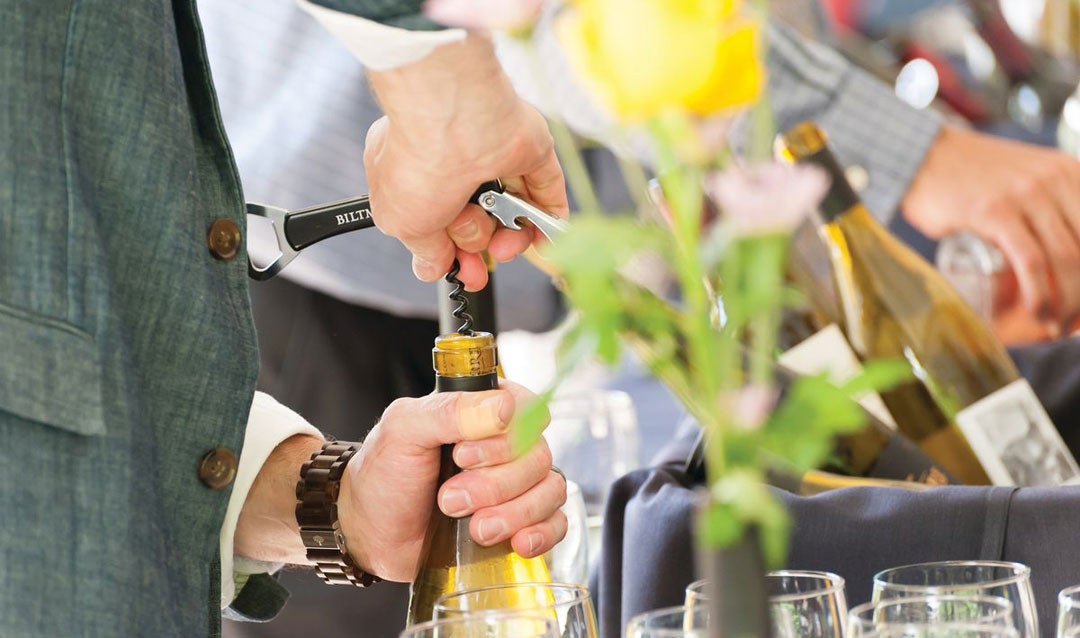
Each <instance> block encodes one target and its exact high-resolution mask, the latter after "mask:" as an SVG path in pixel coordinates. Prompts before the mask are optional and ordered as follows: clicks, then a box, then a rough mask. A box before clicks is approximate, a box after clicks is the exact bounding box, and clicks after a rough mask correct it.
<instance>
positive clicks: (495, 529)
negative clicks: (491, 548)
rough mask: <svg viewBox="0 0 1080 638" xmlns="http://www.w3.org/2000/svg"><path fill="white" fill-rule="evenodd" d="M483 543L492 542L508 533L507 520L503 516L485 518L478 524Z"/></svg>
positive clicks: (478, 531)
mask: <svg viewBox="0 0 1080 638" xmlns="http://www.w3.org/2000/svg"><path fill="white" fill-rule="evenodd" d="M476 531H477V533H478V534H479V535H480V542H481V543H491V542H493V541H494V540H495V539H496V538H499V537H500V536H502V535H503V534H505V533H506V531H507V529H506V521H504V520H503V519H501V518H485V519H484V520H482V521H480V523H479V525H478V526H477V530H476Z"/></svg>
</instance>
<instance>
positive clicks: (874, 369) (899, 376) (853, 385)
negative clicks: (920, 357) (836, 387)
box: [840, 359, 914, 397]
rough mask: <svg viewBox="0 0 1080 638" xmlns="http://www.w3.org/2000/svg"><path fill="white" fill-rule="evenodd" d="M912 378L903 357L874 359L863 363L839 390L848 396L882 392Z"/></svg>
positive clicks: (909, 366)
mask: <svg viewBox="0 0 1080 638" xmlns="http://www.w3.org/2000/svg"><path fill="white" fill-rule="evenodd" d="M913 378H914V375H913V373H912V371H911V365H910V364H908V362H907V361H904V360H903V359H874V360H872V361H867V362H866V363H864V364H863V368H862V372H860V373H859V374H857V375H855V376H854V377H852V378H850V379H848V380H847V382H846V383H844V384H843V385H842V386H841V388H840V389H841V390H843V391H844V392H845V393H847V395H848V396H850V397H859V396H862V395H864V394H866V393H868V392H882V391H884V390H889V389H891V388H894V387H896V386H897V385H900V384H901V383H903V382H905V381H910V380H911V379H913Z"/></svg>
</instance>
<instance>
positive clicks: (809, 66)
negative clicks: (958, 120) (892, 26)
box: [769, 26, 941, 220]
mask: <svg viewBox="0 0 1080 638" xmlns="http://www.w3.org/2000/svg"><path fill="white" fill-rule="evenodd" d="M769 96H770V99H771V100H772V106H773V110H774V112H775V114H776V120H777V125H778V126H779V127H781V129H783V128H786V127H789V126H791V125H793V124H796V123H797V122H799V121H800V120H804V119H814V120H816V121H817V122H818V123H819V124H820V125H821V126H822V127H823V128H824V129H825V130H826V132H828V134H829V141H830V145H831V146H832V147H833V149H834V151H835V152H836V154H837V156H838V157H839V159H840V161H841V163H842V164H844V165H845V166H848V167H851V166H854V165H858V166H861V167H863V168H864V169H866V172H867V174H868V175H869V182H868V183H867V185H866V188H865V190H863V192H862V193H861V196H862V198H863V201H864V202H865V203H866V205H867V207H868V208H869V209H870V210H871V211H873V213H874V214H875V215H876V216H877V217H878V218H879V219H882V220H888V219H890V218H891V217H892V215H893V214H894V213H895V211H896V208H897V206H898V205H899V203H900V200H901V198H902V197H903V196H904V193H905V192H906V191H907V190H908V188H909V186H910V184H911V181H912V180H913V179H914V177H915V175H916V174H917V173H918V171H919V169H920V167H921V166H922V164H923V161H924V159H925V156H926V154H927V152H928V151H929V149H930V147H931V146H932V145H933V143H934V141H935V139H936V138H937V135H938V132H939V130H940V128H941V117H940V116H939V115H938V114H937V113H935V112H933V111H930V110H916V109H914V108H912V107H910V106H909V105H907V104H906V103H904V102H902V101H901V100H899V99H898V98H897V97H896V96H895V95H894V94H893V91H892V89H891V87H889V86H888V85H886V84H884V83H882V82H881V81H879V80H877V79H875V78H873V77H871V76H869V75H868V74H866V73H864V72H863V71H861V70H860V69H857V68H855V67H854V66H853V65H852V64H851V63H850V62H848V61H847V60H845V59H844V58H843V57H842V56H840V55H839V54H838V53H836V52H835V51H833V50H831V49H829V48H827V47H825V46H822V45H820V44H817V43H813V42H809V41H807V40H804V39H803V38H801V37H799V36H798V35H796V34H794V33H793V32H791V31H789V30H787V29H786V28H783V27H778V26H771V27H770V29H769Z"/></svg>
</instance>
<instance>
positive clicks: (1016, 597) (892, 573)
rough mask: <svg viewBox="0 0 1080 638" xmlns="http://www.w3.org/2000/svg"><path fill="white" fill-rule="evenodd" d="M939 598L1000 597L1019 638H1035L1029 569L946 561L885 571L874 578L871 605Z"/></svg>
mask: <svg viewBox="0 0 1080 638" xmlns="http://www.w3.org/2000/svg"><path fill="white" fill-rule="evenodd" d="M940 595H956V596H999V597H1001V598H1004V599H1006V600H1008V601H1009V602H1011V603H1012V605H1013V626H1014V627H1015V628H1016V630H1017V632H1019V634H1020V636H1021V638H1037V637H1038V635H1039V619H1038V616H1037V615H1036V612H1035V594H1034V592H1033V591H1032V589H1031V568H1029V567H1028V566H1027V565H1021V564H1020V563H1009V562H1002V561H945V562H937V563H920V564H917V565H905V566H903V567H895V568H893V569H886V570H885V571H882V572H879V573H878V574H876V575H875V576H874V594H873V601H874V602H879V601H882V600H890V599H893V598H910V597H920V596H922V597H925V596H940Z"/></svg>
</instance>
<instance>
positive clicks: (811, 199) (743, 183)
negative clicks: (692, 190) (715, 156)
mask: <svg viewBox="0 0 1080 638" xmlns="http://www.w3.org/2000/svg"><path fill="white" fill-rule="evenodd" d="M828 185H829V182H828V177H827V176H826V175H825V173H824V172H823V171H822V170H820V169H818V168H816V167H813V166H801V165H800V166H793V165H790V164H780V163H773V164H763V165H760V166H754V167H752V168H750V169H743V168H740V167H731V168H729V169H727V170H725V171H724V172H722V173H719V174H716V175H713V176H712V177H710V178H709V180H708V183H707V184H706V188H707V189H708V191H709V194H710V195H711V196H712V197H713V200H714V201H715V202H716V203H717V204H718V205H719V206H720V208H721V210H722V211H723V219H724V223H725V225H726V227H727V229H728V232H730V233H731V235H732V236H734V237H747V236H753V235H768V234H772V233H790V232H792V231H793V230H795V228H796V227H797V226H798V225H799V224H800V223H801V222H802V220H803V218H804V217H806V215H807V214H808V213H810V211H812V210H814V209H815V208H817V206H818V204H820V203H821V198H822V197H824V196H825V190H826V189H827V188H828Z"/></svg>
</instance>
